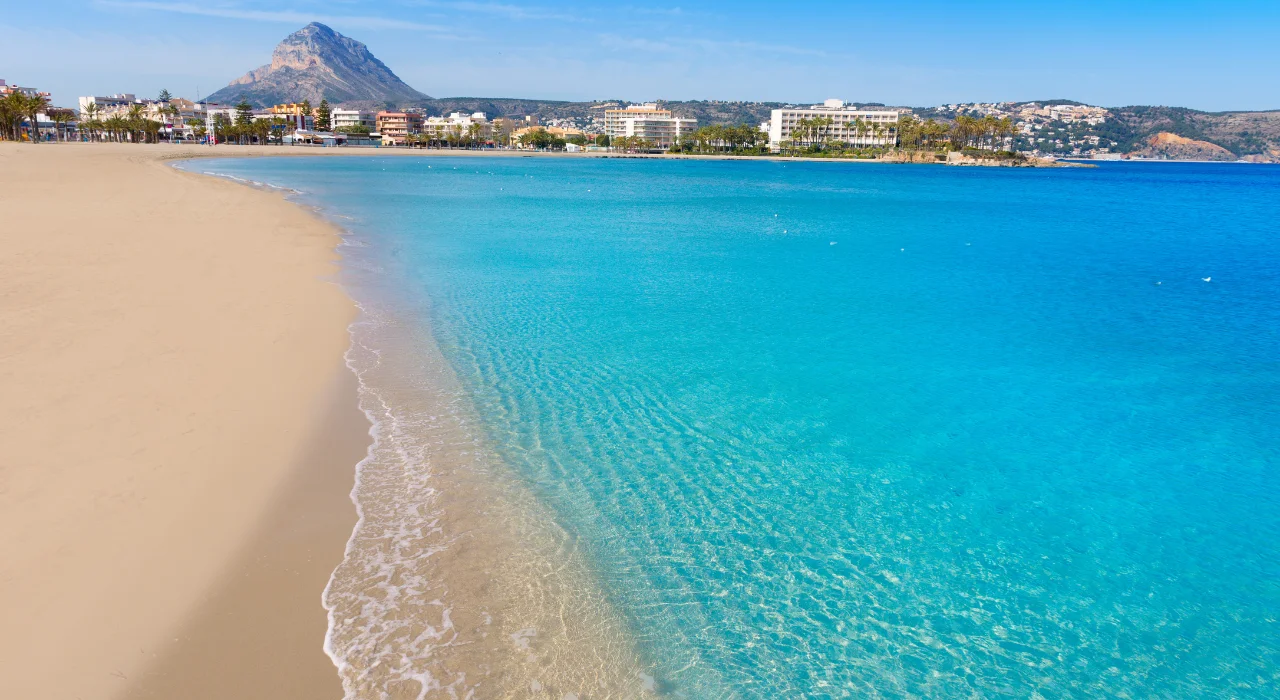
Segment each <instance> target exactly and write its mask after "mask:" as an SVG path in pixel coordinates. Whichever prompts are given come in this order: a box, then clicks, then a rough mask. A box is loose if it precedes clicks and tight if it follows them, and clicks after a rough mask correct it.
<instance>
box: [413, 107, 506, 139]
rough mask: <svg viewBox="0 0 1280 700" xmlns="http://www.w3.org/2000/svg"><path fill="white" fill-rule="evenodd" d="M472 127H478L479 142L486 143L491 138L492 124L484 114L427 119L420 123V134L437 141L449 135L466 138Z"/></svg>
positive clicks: (454, 114)
mask: <svg viewBox="0 0 1280 700" xmlns="http://www.w3.org/2000/svg"><path fill="white" fill-rule="evenodd" d="M473 126H478V130H479V134H478V137H479V139H480V140H481V141H488V140H489V139H490V138H491V137H492V136H493V124H492V123H491V122H490V121H489V120H488V118H487V117H485V113H484V112H472V113H471V114H465V113H463V112H452V113H450V114H449V116H447V117H428V118H427V119H425V120H423V122H422V133H424V134H429V135H430V136H431V137H432V138H437V139H444V138H448V137H449V135H450V134H454V135H457V136H461V137H468V136H470V134H471V129H472V127H473Z"/></svg>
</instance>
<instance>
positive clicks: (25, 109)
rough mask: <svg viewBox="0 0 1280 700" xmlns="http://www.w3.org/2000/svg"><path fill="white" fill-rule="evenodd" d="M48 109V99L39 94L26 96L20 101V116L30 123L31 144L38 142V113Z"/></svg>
mask: <svg viewBox="0 0 1280 700" xmlns="http://www.w3.org/2000/svg"><path fill="white" fill-rule="evenodd" d="M48 108H49V98H47V97H45V96H44V95H41V94H39V93H37V94H33V95H28V96H27V97H26V99H24V100H23V101H22V114H23V116H25V117H26V118H27V119H28V120H29V121H30V122H31V130H30V132H28V133H29V135H30V137H31V143H37V142H39V141H40V117H39V115H40V113H41V112H43V111H45V110H46V109H48Z"/></svg>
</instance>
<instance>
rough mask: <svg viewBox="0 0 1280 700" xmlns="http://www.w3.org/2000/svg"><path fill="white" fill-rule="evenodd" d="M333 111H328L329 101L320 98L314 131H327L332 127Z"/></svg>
mask: <svg viewBox="0 0 1280 700" xmlns="http://www.w3.org/2000/svg"><path fill="white" fill-rule="evenodd" d="M332 114H333V111H332V110H330V109H329V100H327V99H324V98H321V100H320V106H319V107H316V131H328V130H329V128H330V127H331V126H332V124H331V120H332Z"/></svg>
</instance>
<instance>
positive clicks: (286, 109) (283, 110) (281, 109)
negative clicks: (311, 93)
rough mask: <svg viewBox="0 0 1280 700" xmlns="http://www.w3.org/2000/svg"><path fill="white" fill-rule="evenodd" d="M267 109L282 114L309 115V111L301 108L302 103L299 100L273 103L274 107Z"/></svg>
mask: <svg viewBox="0 0 1280 700" xmlns="http://www.w3.org/2000/svg"><path fill="white" fill-rule="evenodd" d="M267 111H268V112H271V113H272V114H284V115H291V116H295V117H299V116H307V117H309V116H311V113H310V112H307V111H305V110H304V109H303V104H302V103H301V102H290V103H289V104H283V105H275V106H274V107H272V108H271V109H269V110H267Z"/></svg>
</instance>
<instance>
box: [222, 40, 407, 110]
mask: <svg viewBox="0 0 1280 700" xmlns="http://www.w3.org/2000/svg"><path fill="white" fill-rule="evenodd" d="M242 98H243V99H245V100H248V101H249V103H250V104H252V105H254V106H255V107H267V106H270V105H273V104H278V103H282V102H301V101H302V100H310V101H311V103H312V104H319V102H320V100H322V99H328V100H329V102H330V103H333V104H342V103H366V104H369V103H377V104H392V105H399V104H402V103H410V102H418V101H421V100H424V99H429V98H428V96H427V95H424V94H422V93H420V92H418V91H417V90H414V89H413V88H411V87H409V86H408V85H406V84H405V82H404V81H403V80H401V79H400V78H399V77H398V76H396V74H395V73H393V72H391V69H390V68H387V66H386V64H384V63H383V62H382V61H379V60H378V59H377V58H376V57H374V55H373V54H372V53H370V52H369V49H368V47H366V46H365V45H364V44H362V43H360V42H358V41H356V40H355V39H351V38H349V37H345V36H343V35H341V34H339V33H337V32H335V31H333V30H332V29H330V28H329V27H326V26H325V25H323V24H320V23H319V22H312V23H311V24H308V25H307V26H305V27H303V28H302V29H299V30H298V31H296V32H294V33H293V34H290V35H289V36H287V37H285V39H284V41H282V42H280V44H279V45H278V46H276V50H275V52H274V53H272V55H271V63H270V64H268V65H265V66H262V67H261V68H258V69H257V70H254V71H250V72H249V73H247V74H245V75H244V76H243V77H240V78H237V79H236V80H233V81H232V82H231V84H230V85H228V86H227V87H224V88H222V89H221V90H218V91H217V92H215V93H213V94H212V95H209V97H208V101H209V102H218V103H223V104H234V103H236V102H239V101H240V100H241V99H242Z"/></svg>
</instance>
